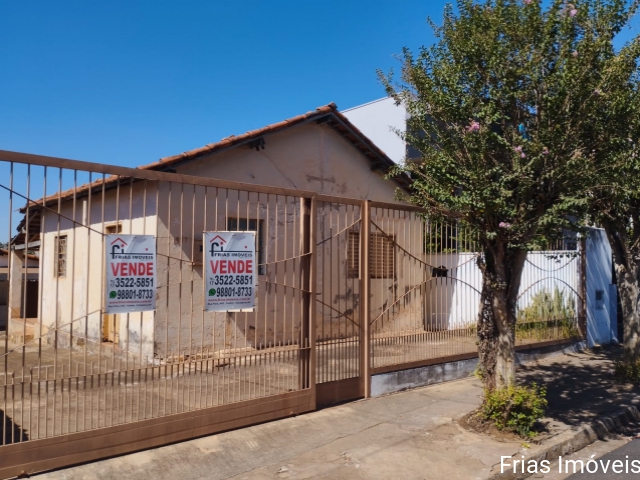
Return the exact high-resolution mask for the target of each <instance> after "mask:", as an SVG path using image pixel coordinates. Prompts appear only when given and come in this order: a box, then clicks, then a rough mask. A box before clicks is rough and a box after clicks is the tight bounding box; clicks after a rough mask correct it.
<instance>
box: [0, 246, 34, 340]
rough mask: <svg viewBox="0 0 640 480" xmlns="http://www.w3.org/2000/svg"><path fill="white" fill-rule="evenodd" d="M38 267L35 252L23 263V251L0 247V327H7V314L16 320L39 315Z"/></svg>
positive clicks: (1, 328) (3, 328)
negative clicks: (10, 250)
mask: <svg viewBox="0 0 640 480" xmlns="http://www.w3.org/2000/svg"><path fill="white" fill-rule="evenodd" d="M25 263H26V267H27V268H26V269H25ZM10 264H11V265H10ZM38 266H39V259H38V257H37V256H36V255H33V254H28V255H27V261H26V262H25V259H24V250H18V251H12V252H11V254H9V251H8V250H6V249H3V248H0V330H5V329H6V328H7V318H8V317H9V316H10V317H11V318H17V319H21V318H36V317H37V316H38V308H37V306H38V303H37V300H38V288H39V282H38ZM9 267H11V276H9ZM10 277H11V278H10ZM10 280H13V281H10Z"/></svg>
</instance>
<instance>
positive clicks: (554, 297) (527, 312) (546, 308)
mask: <svg viewBox="0 0 640 480" xmlns="http://www.w3.org/2000/svg"><path fill="white" fill-rule="evenodd" d="M578 335H579V331H578V328H577V324H576V312H575V300H574V296H573V295H572V294H571V293H568V294H567V293H566V292H565V291H564V290H560V289H559V288H558V287H557V286H556V287H555V289H554V291H553V293H550V292H549V291H548V290H547V289H542V290H540V291H539V292H538V293H536V294H535V295H534V296H533V297H531V302H530V303H529V305H528V306H526V307H525V308H523V309H520V310H518V312H517V323H516V338H517V339H518V340H536V341H543V340H559V339H563V338H573V337H577V336H578Z"/></svg>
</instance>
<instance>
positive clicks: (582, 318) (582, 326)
mask: <svg viewBox="0 0 640 480" xmlns="http://www.w3.org/2000/svg"><path fill="white" fill-rule="evenodd" d="M579 268H580V277H579V279H578V285H579V292H580V295H581V296H582V298H579V300H578V302H579V303H578V308H579V312H580V313H579V316H578V331H579V332H580V336H581V337H582V338H583V339H584V340H586V339H587V238H586V237H585V236H581V237H580V262H579Z"/></svg>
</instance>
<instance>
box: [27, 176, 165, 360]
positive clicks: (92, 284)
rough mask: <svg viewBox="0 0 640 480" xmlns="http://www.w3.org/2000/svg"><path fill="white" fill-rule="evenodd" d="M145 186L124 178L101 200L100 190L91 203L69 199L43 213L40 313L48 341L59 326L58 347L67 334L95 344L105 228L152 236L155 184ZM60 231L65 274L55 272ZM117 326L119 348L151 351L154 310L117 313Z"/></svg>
mask: <svg viewBox="0 0 640 480" xmlns="http://www.w3.org/2000/svg"><path fill="white" fill-rule="evenodd" d="M144 189H145V184H144V182H136V183H134V184H133V186H131V184H130V183H129V182H127V183H126V184H123V185H121V187H120V189H119V191H117V189H115V188H113V189H108V190H106V192H105V199H104V202H103V201H102V194H101V193H94V194H92V195H91V199H90V205H89V200H88V199H87V198H86V197H85V198H84V199H82V198H80V199H78V200H77V201H76V205H75V209H74V205H73V202H72V201H67V202H63V203H62V206H61V211H60V215H58V214H57V213H55V212H50V211H45V213H44V214H43V222H42V229H43V234H42V246H41V249H40V256H41V259H42V261H41V264H40V279H41V287H40V289H41V293H40V297H41V298H40V306H39V317H40V319H41V323H42V327H43V333H44V334H46V335H47V339H48V341H49V343H52V342H53V338H54V337H53V330H55V328H56V327H57V329H58V331H59V335H58V340H57V341H58V346H59V347H66V346H68V345H69V340H70V337H71V334H73V337H74V338H75V339H76V340H77V339H84V340H86V341H87V342H88V347H90V348H97V347H98V346H99V344H100V342H101V338H102V332H101V321H100V320H101V318H102V315H103V311H102V308H103V303H104V302H103V295H104V287H103V279H104V251H105V250H104V248H105V247H104V236H103V232H106V228H107V227H108V226H109V225H116V224H120V225H121V226H122V233H123V234H130V233H131V234H148V235H155V234H156V215H155V213H156V207H155V203H156V186H155V184H154V183H153V182H147V184H146V190H147V193H146V195H145V194H144ZM116 200H117V201H116ZM103 203H104V208H103ZM116 206H117V208H116ZM103 211H104V217H103ZM64 235H66V237H67V255H66V263H67V267H66V275H65V276H57V275H55V261H56V258H55V257H56V244H55V239H56V237H58V236H64ZM119 324H120V331H119V335H118V337H119V342H118V346H119V347H120V348H121V349H125V350H128V351H130V352H132V353H138V354H140V353H142V356H151V355H152V351H153V343H152V331H153V312H144V313H131V314H128V315H120V322H119ZM127 325H129V327H128V329H127ZM75 343H76V344H78V342H75ZM80 344H81V345H80V346H82V344H83V342H82V341H81V342H80Z"/></svg>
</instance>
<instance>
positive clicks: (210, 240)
mask: <svg viewBox="0 0 640 480" xmlns="http://www.w3.org/2000/svg"><path fill="white" fill-rule="evenodd" d="M203 243H204V249H205V267H206V271H207V275H206V283H205V298H206V299H207V301H206V304H205V305H206V308H205V309H206V310H207V311H208V312H225V311H228V310H243V309H249V310H250V309H253V308H254V307H255V304H256V303H255V298H256V295H255V293H256V292H255V283H256V281H255V279H256V273H257V271H256V269H257V266H256V234H255V232H204V241H203Z"/></svg>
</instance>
